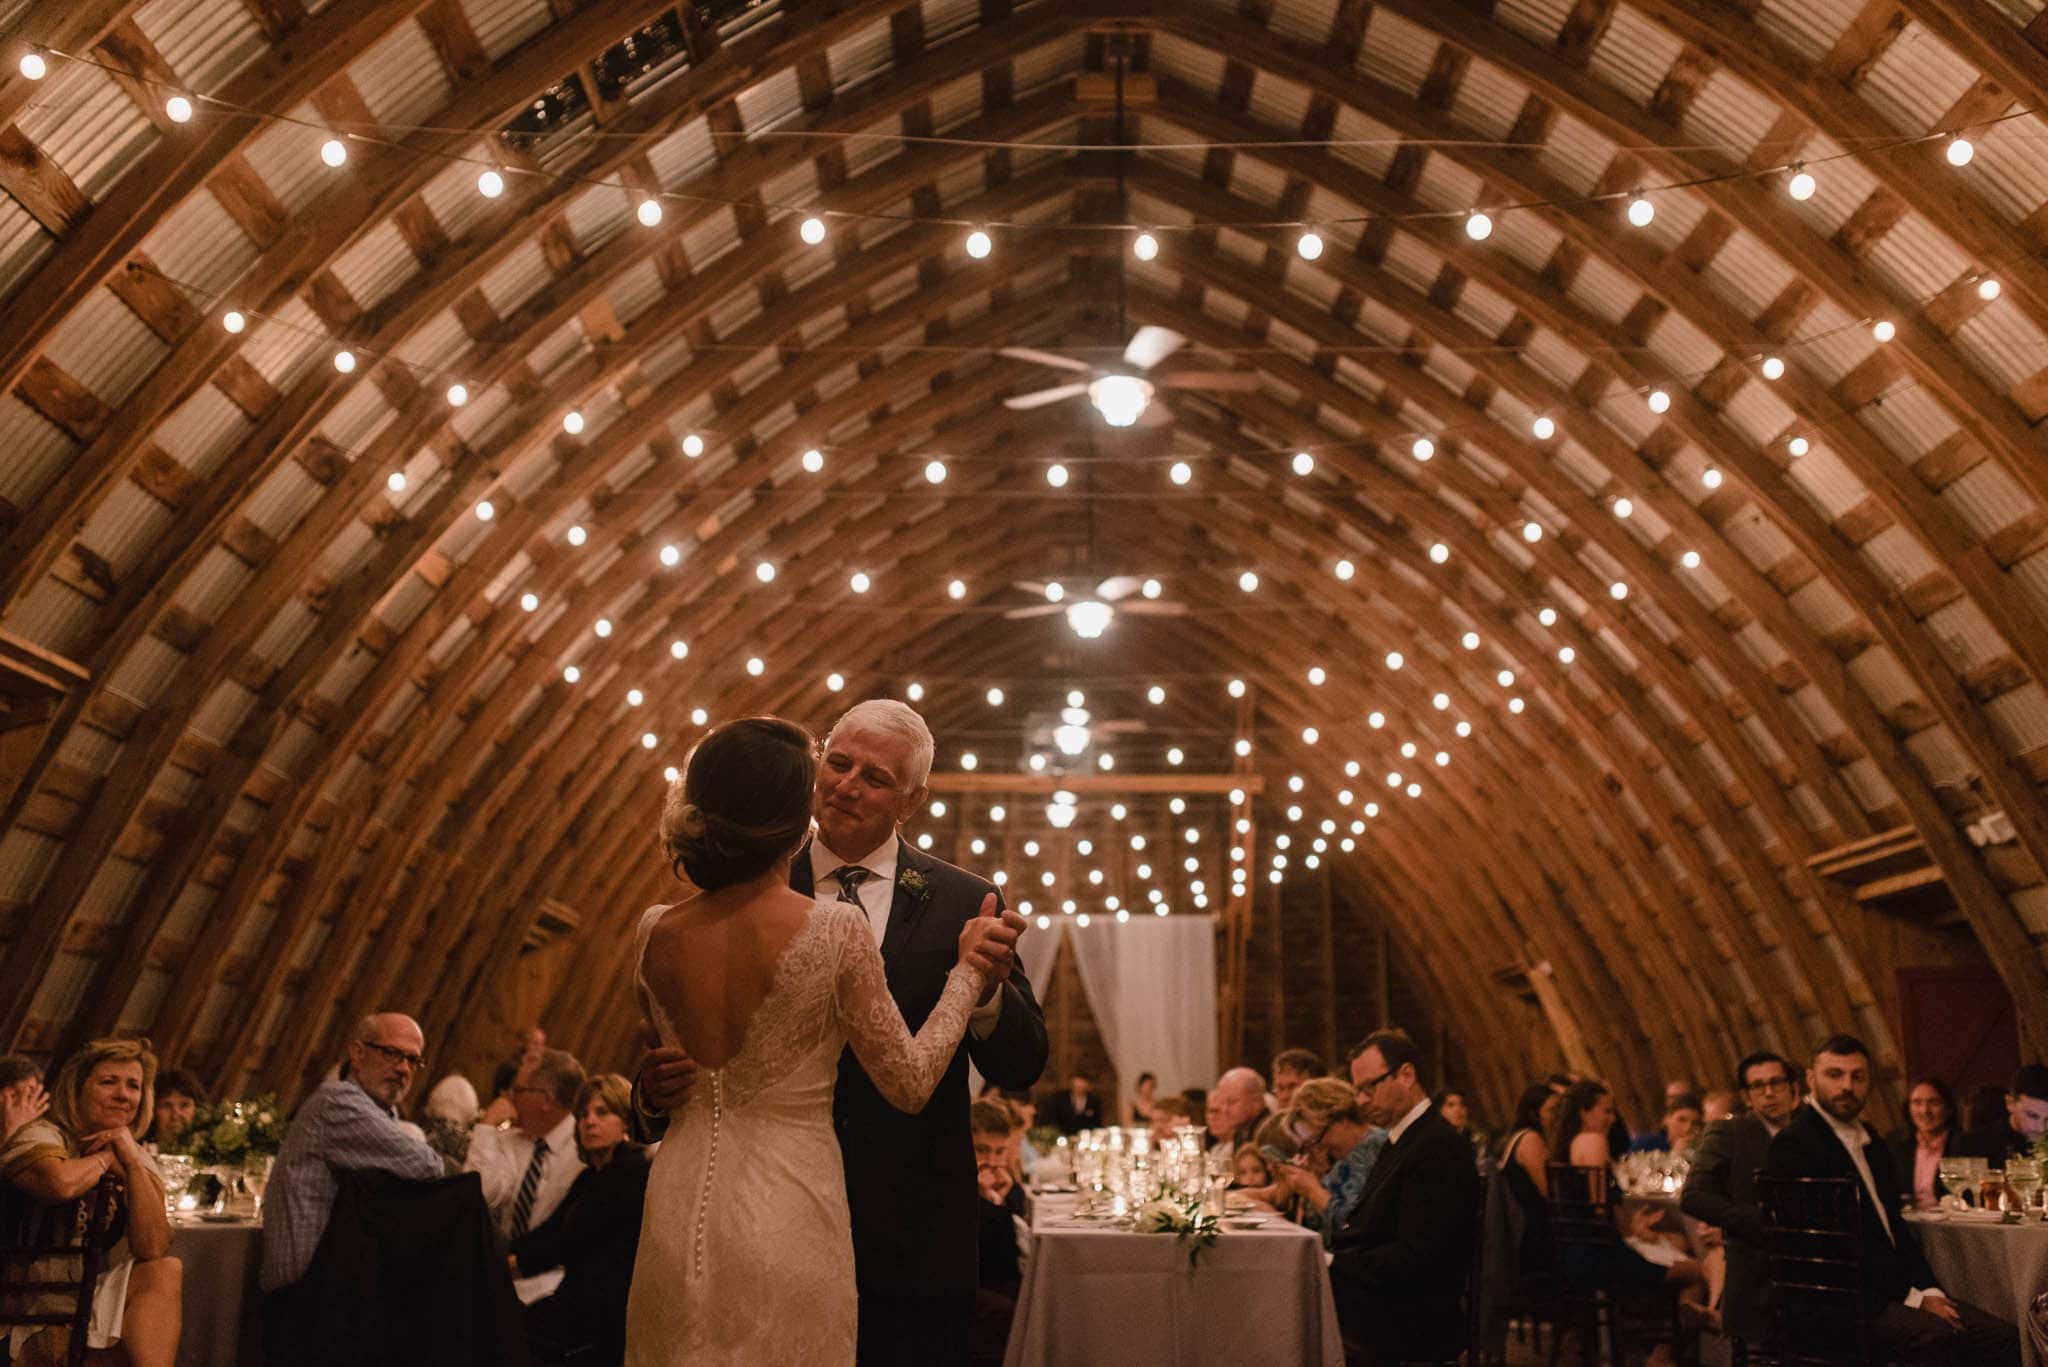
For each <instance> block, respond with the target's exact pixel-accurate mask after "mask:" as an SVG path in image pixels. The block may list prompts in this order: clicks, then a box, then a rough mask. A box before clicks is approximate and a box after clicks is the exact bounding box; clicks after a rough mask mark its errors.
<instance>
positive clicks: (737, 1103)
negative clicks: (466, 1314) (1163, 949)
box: [626, 704, 1000, 1367]
mask: <svg viewBox="0 0 2048 1367" xmlns="http://www.w3.org/2000/svg"><path fill="white" fill-rule="evenodd" d="M875 706H881V705H880V704H876V705H875ZM902 710H903V711H904V712H906V713H908V709H907V708H905V709H902ZM909 715H910V718H911V719H912V720H915V714H914V713H911V714H909ZM843 724H844V723H842V725H843ZM917 726H918V727H919V728H920V729H921V728H922V726H923V723H922V722H921V721H919V722H917ZM816 750H817V746H816V742H815V741H814V740H813V738H812V736H811V734H810V732H808V731H806V730H804V729H803V728H802V727H800V726H796V725H794V724H792V723H790V722H786V721H782V720H780V719H779V718H775V717H754V718H750V719H747V720H744V721H735V722H729V723H727V724H726V725H724V726H721V727H719V728H717V729H716V730H714V731H712V732H711V734H709V735H708V736H706V737H705V738H704V739H703V740H702V741H701V742H700V743H699V744H698V745H697V748H696V749H695V750H693V751H692V752H691V754H690V758H689V761H688V764H687V768H686V770H685V772H684V775H683V777H682V779H681V780H680V781H679V782H676V783H674V784H671V785H670V788H669V793H668V798H667V801H666V803H665V804H664V806H663V810H662V814H661V840H662V848H663V851H664V853H666V854H667V855H668V857H669V862H670V864H671V866H672V867H673V868H675V869H676V870H677V871H678V872H679V873H680V874H682V875H684V876H685V877H687V878H688V880H689V881H690V883H692V884H693V885H694V887H695V891H694V893H693V894H692V895H691V896H689V897H687V898H685V899H684V900H682V901H680V902H677V903H675V904H674V905H672V906H657V907H652V908H650V909H649V910H648V911H647V912H646V913H645V914H644V915H643V916H642V917H641V918H640V926H639V932H638V934H637V936H636V940H635V952H634V956H633V959H632V962H633V963H634V964H635V965H636V966H637V967H636V971H635V974H634V985H635V987H636V988H637V989H638V991H639V994H640V999H641V1005H642V1006H643V1007H644V1008H645V1012H646V1015H647V1018H648V1019H649V1020H650V1021H652V1022H653V1023H654V1025H655V1028H656V1030H657V1031H659V1033H660V1036H661V1042H662V1044H663V1045H665V1046H668V1047H670V1048H680V1049H684V1050H687V1052H688V1054H689V1056H690V1058H691V1059H693V1060H694V1061H695V1063H696V1065H697V1067H698V1068H699V1069H700V1070H701V1073H700V1076H701V1079H702V1080H701V1081H700V1082H699V1083H698V1084H697V1092H698V1096H697V1097H696V1098H695V1099H693V1100H692V1101H691V1102H690V1103H689V1104H688V1105H687V1106H684V1107H683V1108H682V1109H681V1110H679V1111H674V1112H671V1113H670V1117H669V1125H668V1131H667V1134H666V1136H665V1137H664V1139H663V1141H662V1144H661V1149H660V1151H659V1152H658V1154H657V1155H656V1157H655V1160H654V1164H653V1168H652V1171H651V1172H650V1173H649V1175H648V1183H647V1200H646V1210H647V1218H646V1219H645V1220H644V1221H643V1222H642V1225H641V1236H640V1245H639V1250H638V1254H637V1257H636V1260H635V1263H634V1267H633V1276H632V1285H631V1291H630V1292H629V1294H628V1299H627V1310H626V1361H627V1362H628V1363H629V1364H631V1365H632V1367H682V1364H692V1365H693V1367H698V1365H701V1364H706V1363H713V1362H718V1363H728V1364H732V1363H747V1364H753V1363H763V1364H765V1363H769V1362H805V1363H818V1364H842V1365H843V1367H851V1364H852V1363H853V1361H854V1345H855V1314H856V1302H855V1292H854V1263H853V1236H852V1223H851V1219H850V1217H849V1214H848V1208H847V1199H846V1170H845V1164H844V1161H843V1159H842V1157H841V1153H840V1146H839V1138H838V1134H837V1131H836V1129H835V1127H834V1124H833V1116H832V1102H833V1093H834V1089H835V1087H836V1086H837V1080H838V1076H839V1069H840V1062H839V1061H840V1056H841V1054H842V1053H844V1052H845V1051H846V1049H847V1048H848V1047H849V1046H851V1048H852V1050H853V1055H854V1058H855V1059H856V1060H858V1062H859V1064H860V1066H861V1069H862V1071H863V1072H865V1074H866V1075H867V1078H868V1080H869V1081H870V1082H872V1083H873V1084H874V1086H875V1088H876V1089H877V1090H878V1091H879V1092H880V1094H881V1095H882V1097H883V1098H884V1099H886V1101H887V1102H888V1103H889V1104H890V1105H891V1106H893V1107H895V1108H897V1109H898V1110H900V1111H904V1112H909V1113H913V1114H914V1113H916V1112H918V1111H921V1110H922V1109H923V1108H924V1105H925V1103H926V1101H927V1100H929V1098H930V1097H931V1095H932V1091H933V1089H934V1088H935V1087H936V1086H937V1085H938V1083H939V1080H940V1078H941V1077H943V1076H944V1075H945V1073H946V1071H947V1069H948V1067H949V1066H951V1065H952V1063H953V1060H954V1058H955V1056H956V1054H957V1052H958V1050H959V1048H960V1041H961V1039H962V1037H963V1036H964V1035H965V1034H966V1031H967V1017H968V1014H969V1012H970V1011H971V1010H972V1009H973V1007H974V1004H975V1001H976V1000H977V999H978V998H979V997H980V995H981V992H982V988H983V986H984V984H985V982H986V981H987V977H988V975H989V973H990V971H991V970H992V969H993V968H994V966H995V960H994V958H993V957H992V955H991V953H990V951H989V938H988V937H989V932H990V930H991V929H992V928H994V927H996V926H998V925H999V924H1000V922H999V921H998V919H997V918H996V916H995V914H994V912H993V908H994V906H995V902H996V899H995V898H994V897H993V896H991V897H989V898H988V900H987V903H986V907H987V910H986V911H985V914H983V915H982V916H979V917H970V918H969V919H968V920H967V921H966V922H965V923H964V924H963V925H962V927H961V930H960V933H959V936H958V948H957V958H956V959H955V961H954V964H953V966H952V968H951V969H950V970H949V971H948V972H947V974H946V976H945V979H944V982H943V985H942V987H941V990H940V991H939V992H938V993H937V994H936V999H935V1000H933V1001H932V1002H931V1006H930V1010H929V1012H928V1013H927V1014H926V1015H925V1017H924V1020H923V1023H922V1025H921V1026H920V1027H919V1029H918V1030H917V1032H916V1034H915V1035H914V1036H913V1035H912V1033H911V1032H910V1030H909V1029H908V1028H907V1027H906V1026H905V1024H904V1021H903V1013H902V1011H901V1010H900V1009H899V1008H898V1006H897V1004H896V999H895V997H894V996H893V995H891V993H890V991H889V984H888V980H887V978H886V977H885V974H884V970H883V966H882V956H881V952H880V949H879V947H878V946H877V945H876V943H875V937H874V935H873V933H872V929H871V926H870V923H869V921H868V913H867V911H866V909H865V908H864V907H863V906H862V904H861V903H860V901H859V898H858V896H857V887H858V883H859V882H860V881H863V879H864V876H865V875H866V874H867V873H868V870H866V869H865V868H864V867H861V866H858V865H851V864H850V865H847V866H845V867H843V868H841V869H838V870H835V871H834V874H833V878H834V881H836V882H837V883H838V884H839V889H840V891H839V895H838V896H837V897H836V898H835V897H832V896H829V895H828V896H819V897H807V896H804V895H803V894H800V893H797V892H794V891H792V890H791V889H790V886H789V867H790V862H791V860H792V858H793V857H794V856H795V854H796V852H797V849H798V847H799V846H800V845H801V844H802V843H803V841H804V839H805V837H806V836H807V835H808V834H809V832H810V828H811V813H812V802H813V795H814V793H815V792H816V789H817V759H816ZM835 753H836V752H835ZM925 754H926V757H927V759H928V757H929V750H927V751H926V752H925ZM894 777H895V776H893V775H890V774H887V773H883V772H881V771H879V770H878V771H876V773H875V774H874V775H873V777H872V780H864V779H863V777H862V775H861V774H859V773H858V772H855V773H853V774H852V775H851V776H850V781H851V782H854V783H859V782H863V781H880V782H887V781H891V780H893V779H894ZM918 777H919V778H920V780H921V775H920V776H918ZM835 792H836V789H835ZM921 877H922V876H921ZM902 886H903V884H902V881H901V878H900V877H899V879H898V887H899V889H900V888H901V887H902ZM921 886H923V884H922V882H920V883H919V884H918V885H917V886H913V887H912V888H911V889H910V895H911V896H913V897H915V896H916V895H917V892H918V889H919V887H921Z"/></svg>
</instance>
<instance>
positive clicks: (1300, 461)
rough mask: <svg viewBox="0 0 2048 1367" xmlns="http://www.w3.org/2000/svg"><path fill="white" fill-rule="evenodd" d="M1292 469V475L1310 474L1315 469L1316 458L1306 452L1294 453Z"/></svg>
mask: <svg viewBox="0 0 2048 1367" xmlns="http://www.w3.org/2000/svg"><path fill="white" fill-rule="evenodd" d="M1293 467H1294V473H1295V474H1297V475H1306V474H1310V473H1312V472H1313V471H1314V470H1315V468H1316V458H1315V457H1314V456H1312V455H1310V454H1309V453H1308V452H1306V451H1296V452H1295V453H1294V460H1293Z"/></svg>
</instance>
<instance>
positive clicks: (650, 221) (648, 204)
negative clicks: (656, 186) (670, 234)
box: [633, 199, 661, 228]
mask: <svg viewBox="0 0 2048 1367" xmlns="http://www.w3.org/2000/svg"><path fill="white" fill-rule="evenodd" d="M633 217H635V218H637V219H639V220H640V226H641V227H643V228H657V227H660V226H661V201H660V200H658V199H643V200H641V201H640V206H639V207H638V208H636V209H635V210H633Z"/></svg>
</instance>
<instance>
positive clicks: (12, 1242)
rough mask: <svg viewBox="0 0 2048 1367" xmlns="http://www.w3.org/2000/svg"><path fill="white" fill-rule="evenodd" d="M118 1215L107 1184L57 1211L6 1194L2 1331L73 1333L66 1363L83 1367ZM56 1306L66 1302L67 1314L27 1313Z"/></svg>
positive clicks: (0, 1258) (2, 1349)
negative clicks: (36, 1305)
mask: <svg viewBox="0 0 2048 1367" xmlns="http://www.w3.org/2000/svg"><path fill="white" fill-rule="evenodd" d="M118 1209H119V1203H118V1199H117V1196H116V1189H115V1184H114V1182H113V1181H112V1179H107V1180H103V1181H101V1182H100V1183H99V1185H98V1186H95V1187H94V1188H93V1189H92V1191H91V1193H90V1194H88V1195H85V1196H81V1197H79V1198H77V1199H76V1200H72V1201H64V1202H58V1203H55V1204H51V1203H44V1202H35V1201H30V1200H28V1199H26V1198H24V1197H22V1196H21V1195H20V1193H18V1192H14V1191H9V1192H7V1193H6V1199H5V1200H4V1201H0V1211H4V1216H0V1330H5V1329H12V1328H15V1327H17V1326H21V1325H35V1326H38V1327H52V1328H66V1329H69V1330H70V1331H71V1334H70V1342H69V1344H68V1346H67V1347H66V1350H65V1357H64V1360H65V1362H66V1363H67V1364H68V1365H69V1367H80V1364H82V1363H83V1362H84V1361H85V1353H86V1328H87V1326H88V1325H89V1324H90V1323H91V1322H92V1295H93V1290H94V1288H95V1287H96V1286H97V1285H98V1283H99V1276H100V1271H101V1264H102V1262H103V1261H104V1259H105V1256H106V1251H105V1245H106V1244H107V1242H108V1240H107V1238H106V1235H107V1233H108V1230H109V1229H110V1228H111V1227H112V1225H113V1221H114V1216H115V1213H116V1211H117V1210H118ZM74 1259H75V1260H76V1261H75V1262H74V1261H73V1260H74ZM53 1263H54V1264H55V1265H56V1266H55V1267H52V1264H53ZM58 1269H62V1270H61V1271H59V1270H58ZM73 1269H75V1270H76V1271H75V1275H74V1274H73ZM52 1299H57V1300H60V1301H61V1302H62V1308H61V1309H52V1310H28V1309H22V1308H20V1307H21V1306H22V1305H23V1304H24V1302H25V1301H34V1302H47V1301H50V1300H52ZM6 1353H7V1348H6V1341H5V1339H4V1338H0V1355H5V1354H6Z"/></svg>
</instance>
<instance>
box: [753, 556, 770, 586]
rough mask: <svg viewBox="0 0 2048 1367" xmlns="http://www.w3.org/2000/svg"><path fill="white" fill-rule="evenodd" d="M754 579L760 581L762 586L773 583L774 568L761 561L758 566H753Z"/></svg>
mask: <svg viewBox="0 0 2048 1367" xmlns="http://www.w3.org/2000/svg"><path fill="white" fill-rule="evenodd" d="M754 578H756V579H758V580H760V581H761V582H762V583H764V584H772V583H774V582H775V567H774V566H773V565H771V564H769V563H768V562H767V561H765V560H763V561H762V562H761V563H760V564H758V565H756V566H754Z"/></svg>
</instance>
